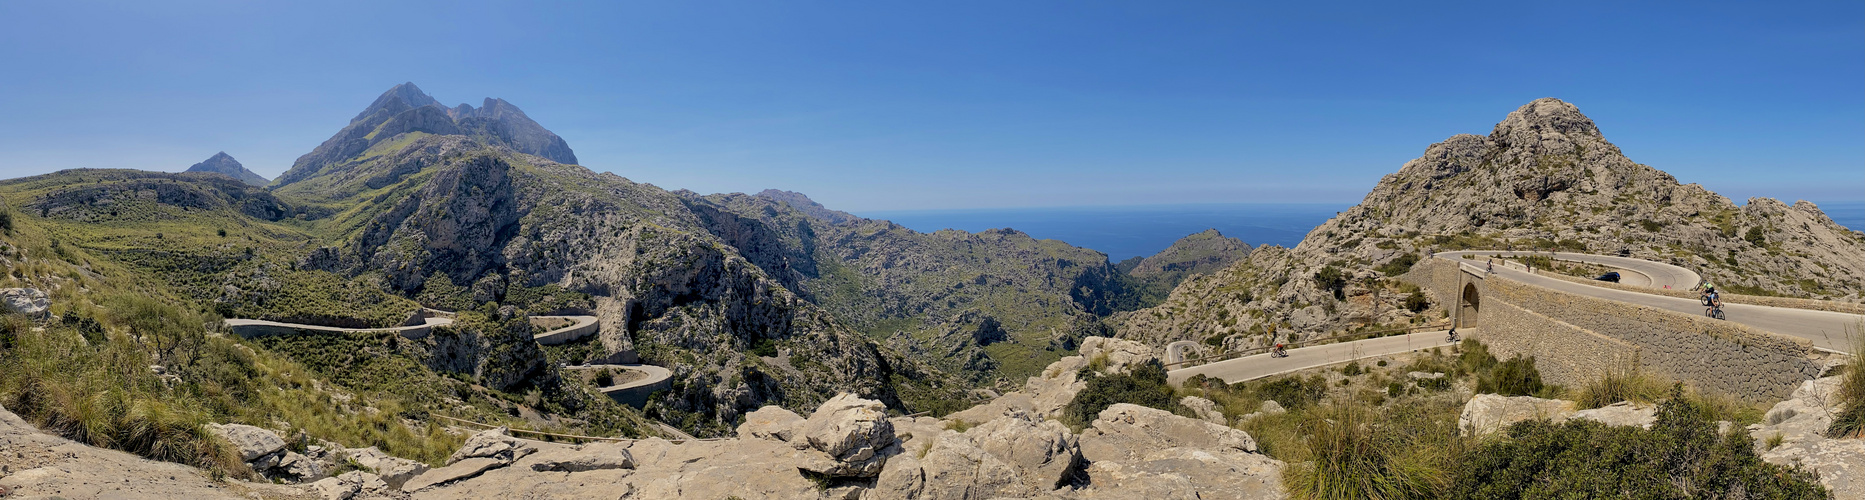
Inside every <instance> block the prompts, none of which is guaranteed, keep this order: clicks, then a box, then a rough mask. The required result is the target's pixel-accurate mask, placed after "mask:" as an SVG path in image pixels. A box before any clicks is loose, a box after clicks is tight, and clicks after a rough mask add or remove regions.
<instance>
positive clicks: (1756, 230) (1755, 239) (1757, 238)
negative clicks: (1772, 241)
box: [1742, 226, 1768, 247]
mask: <svg viewBox="0 0 1865 500" xmlns="http://www.w3.org/2000/svg"><path fill="white" fill-rule="evenodd" d="M1742 239H1744V240H1748V243H1749V244H1750V245H1755V246H1758V247H1759V246H1766V245H1767V244H1768V235H1767V234H1765V233H1763V232H1762V230H1761V226H1755V227H1751V228H1748V234H1744V235H1742Z"/></svg>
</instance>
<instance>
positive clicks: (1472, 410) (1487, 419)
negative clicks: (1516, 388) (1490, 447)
mask: <svg viewBox="0 0 1865 500" xmlns="http://www.w3.org/2000/svg"><path fill="white" fill-rule="evenodd" d="M1573 413H1574V402H1573V401H1566V400H1560V399H1541V398H1537V397H1534V396H1515V397H1509V396H1501V395H1496V394H1478V395H1476V397H1473V398H1470V402H1468V403H1464V410H1463V413H1462V414H1460V415H1459V416H1458V417H1457V429H1458V430H1459V431H1462V432H1463V433H1464V434H1465V435H1470V436H1484V435H1489V434H1492V433H1496V432H1500V431H1502V430H1505V429H1508V427H1509V425H1511V424H1514V423H1516V422H1521V421H1524V420H1535V419H1548V420H1551V421H1554V422H1563V421H1566V420H1567V419H1568V418H1569V417H1570V416H1571V415H1572V414H1573Z"/></svg>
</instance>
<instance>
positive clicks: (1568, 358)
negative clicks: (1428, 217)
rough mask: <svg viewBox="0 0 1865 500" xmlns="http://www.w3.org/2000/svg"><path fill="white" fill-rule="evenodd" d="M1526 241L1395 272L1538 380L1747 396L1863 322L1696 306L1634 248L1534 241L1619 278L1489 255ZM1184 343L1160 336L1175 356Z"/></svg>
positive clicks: (1832, 356) (1276, 370) (1802, 368)
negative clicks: (1657, 381)
mask: <svg viewBox="0 0 1865 500" xmlns="http://www.w3.org/2000/svg"><path fill="white" fill-rule="evenodd" d="M1529 253H1530V252H1503V251H1473V252H1447V253H1441V254H1437V255H1434V256H1433V257H1434V258H1430V259H1425V260H1424V261H1422V262H1419V263H1418V264H1417V265H1415V266H1413V267H1412V269H1411V271H1410V272H1408V273H1406V274H1404V275H1401V276H1399V277H1398V278H1399V279H1400V280H1401V281H1405V282H1409V283H1413V284H1416V285H1419V287H1420V288H1422V289H1424V290H1425V291H1426V292H1427V293H1429V294H1430V295H1432V296H1433V298H1434V299H1436V301H1437V303H1438V304H1440V305H1441V306H1443V307H1446V308H1447V309H1449V310H1450V313H1451V319H1452V322H1453V324H1454V325H1456V327H1457V328H1458V333H1459V334H1461V335H1462V336H1463V337H1465V338H1475V339H1481V340H1482V341H1483V343H1484V344H1486V345H1488V346H1490V350H1491V351H1492V352H1493V353H1494V354H1496V355H1497V356H1498V357H1503V358H1507V357H1510V356H1514V355H1517V354H1519V355H1523V356H1534V357H1535V358H1536V367H1537V368H1539V369H1540V370H1541V373H1542V376H1543V377H1544V378H1545V379H1547V380H1548V381H1550V382H1553V383H1557V384H1563V385H1568V386H1570V387H1571V386H1580V385H1584V384H1586V383H1588V382H1591V381H1593V380H1596V379H1598V378H1599V377H1600V376H1601V375H1603V374H1605V373H1608V372H1609V371H1613V370H1625V369H1630V368H1634V367H1636V368H1637V369H1640V370H1643V371H1646V372H1648V373H1653V374H1655V375H1659V376H1664V377H1669V378H1674V379H1677V380H1682V381H1685V382H1686V383H1689V384H1691V385H1693V386H1695V387H1697V388H1699V389H1704V390H1709V391H1713V392H1719V393H1723V394H1727V395H1730V396H1734V397H1737V398H1740V399H1743V400H1747V401H1754V402H1769V401H1780V400H1782V399H1785V398H1786V397H1787V396H1788V395H1789V394H1791V393H1792V392H1793V389H1794V388H1795V387H1796V386H1798V385H1799V384H1800V383H1801V382H1804V381H1806V380H1808V379H1811V378H1814V377H1817V376H1819V375H1820V374H1822V372H1824V371H1825V370H1826V368H1827V367H1829V366H1831V365H1832V364H1833V363H1834V362H1836V361H1837V360H1836V358H1837V357H1839V356H1842V355H1844V354H1845V353H1844V352H1843V351H1844V350H1848V349H1850V348H1851V346H1852V342H1851V340H1850V339H1851V337H1850V336H1851V335H1858V334H1860V333H1861V332H1859V330H1860V329H1861V328H1862V327H1865V315H1860V314H1858V313H1860V312H1865V306H1861V305H1859V304H1851V303H1844V302H1832V301H1816V300H1806V299H1782V298H1775V297H1748V296H1734V295H1725V296H1724V297H1725V299H1724V302H1725V306H1724V308H1723V309H1724V311H1725V312H1726V313H1727V317H1728V320H1727V321H1722V320H1715V319H1710V318H1708V317H1705V316H1704V314H1703V312H1704V311H1703V309H1704V307H1703V306H1702V305H1701V304H1699V303H1698V302H1697V300H1696V299H1695V292H1689V291H1687V289H1689V288H1693V287H1695V286H1696V285H1697V281H1698V280H1699V279H1700V278H1699V276H1698V275H1697V274H1696V273H1694V272H1691V271H1689V270H1687V269H1684V268H1681V267H1677V266H1673V265H1670V264H1664V263H1659V262H1650V261H1644V260H1639V259H1631V258H1625V257H1612V256H1603V255H1586V254H1568V253H1548V252H1535V253H1534V255H1540V256H1548V257H1551V258H1554V259H1555V260H1562V261H1573V262H1585V263H1590V264H1598V265H1603V266H1608V267H1611V268H1614V269H1616V270H1618V271H1620V274H1621V276H1622V277H1624V278H1626V279H1624V280H1623V281H1625V282H1624V283H1620V284H1612V283H1604V282H1596V281H1593V280H1589V279H1585V278H1577V277H1572V276H1559V275H1554V274H1551V273H1543V272H1541V271H1542V270H1539V269H1537V270H1534V272H1530V270H1528V269H1526V268H1525V267H1524V266H1522V265H1521V264H1519V263H1515V262H1512V261H1508V260H1506V259H1498V260H1496V261H1495V262H1494V263H1493V265H1492V262H1491V259H1492V258H1493V257H1497V256H1501V257H1505V258H1506V257H1515V256H1520V255H1525V254H1529ZM1445 345H1449V343H1448V342H1447V339H1446V336H1445V332H1442V331H1439V332H1424V333H1416V334H1409V335H1401V336H1393V337H1380V338H1374V339H1367V340H1361V341H1355V342H1343V343H1339V344H1325V345H1318V346H1311V347H1301V348H1299V349H1292V350H1290V351H1289V357H1287V358H1271V357H1269V356H1268V355H1263V354H1259V355H1255V356H1248V357H1242V358H1236V359H1231V360H1226V361H1219V362H1215V363H1209V364H1205V365H1200V366H1193V367H1189V368H1181V369H1177V370H1172V371H1170V372H1168V377H1169V379H1170V380H1172V381H1173V382H1175V383H1176V382H1178V381H1182V380H1184V379H1186V378H1189V377H1191V376H1194V375H1200V374H1202V375H1206V376H1209V377H1213V378H1219V379H1222V380H1224V381H1226V382H1231V383H1235V382H1240V381H1244V380H1251V379H1255V378H1262V377H1266V376H1271V375H1277V374H1281V373H1288V372H1293V371H1299V370H1303V369H1309V368H1314V367H1320V366H1327V365H1331V364H1337V363H1345V362H1348V361H1352V360H1355V359H1361V358H1366V357H1372V356H1381V355H1387V354H1396V353H1402V352H1409V351H1414V350H1418V349H1428V348H1431V347H1438V346H1445ZM1187 347H1190V346H1189V345H1178V344H1175V345H1172V346H1168V348H1167V356H1168V357H1169V358H1174V359H1173V360H1174V361H1176V360H1177V358H1179V357H1181V356H1179V354H1180V352H1182V351H1183V349H1185V348H1187Z"/></svg>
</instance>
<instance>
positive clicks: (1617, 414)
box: [1568, 401, 1658, 429]
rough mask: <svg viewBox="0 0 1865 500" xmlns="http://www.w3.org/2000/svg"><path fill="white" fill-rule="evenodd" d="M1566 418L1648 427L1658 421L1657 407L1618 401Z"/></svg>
mask: <svg viewBox="0 0 1865 500" xmlns="http://www.w3.org/2000/svg"><path fill="white" fill-rule="evenodd" d="M1568 418H1569V419H1585V420H1592V421H1595V422H1599V423H1602V424H1606V425H1617V426H1626V427H1638V428H1641V429H1650V428H1651V424H1654V423H1657V422H1658V407H1656V406H1652V405H1638V404H1633V403H1631V402H1629V401H1620V402H1617V403H1613V404H1610V405H1606V406H1603V407H1599V408H1593V409H1590V410H1580V411H1577V412H1574V413H1573V415H1571V416H1569V417H1568Z"/></svg>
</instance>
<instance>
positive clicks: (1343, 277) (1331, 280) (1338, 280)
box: [1315, 264, 1347, 300]
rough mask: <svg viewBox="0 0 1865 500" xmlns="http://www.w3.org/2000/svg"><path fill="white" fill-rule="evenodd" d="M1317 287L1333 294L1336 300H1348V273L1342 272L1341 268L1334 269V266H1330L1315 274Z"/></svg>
mask: <svg viewBox="0 0 1865 500" xmlns="http://www.w3.org/2000/svg"><path fill="white" fill-rule="evenodd" d="M1315 286H1316V287H1318V288H1320V289H1322V290H1327V291H1329V292H1332V293H1333V294H1334V300H1346V296H1345V294H1346V289H1347V273H1343V272H1341V270H1340V268H1338V267H1334V265H1333V264H1328V265H1327V266H1325V267H1322V268H1321V270H1320V271H1317V272H1315Z"/></svg>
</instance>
